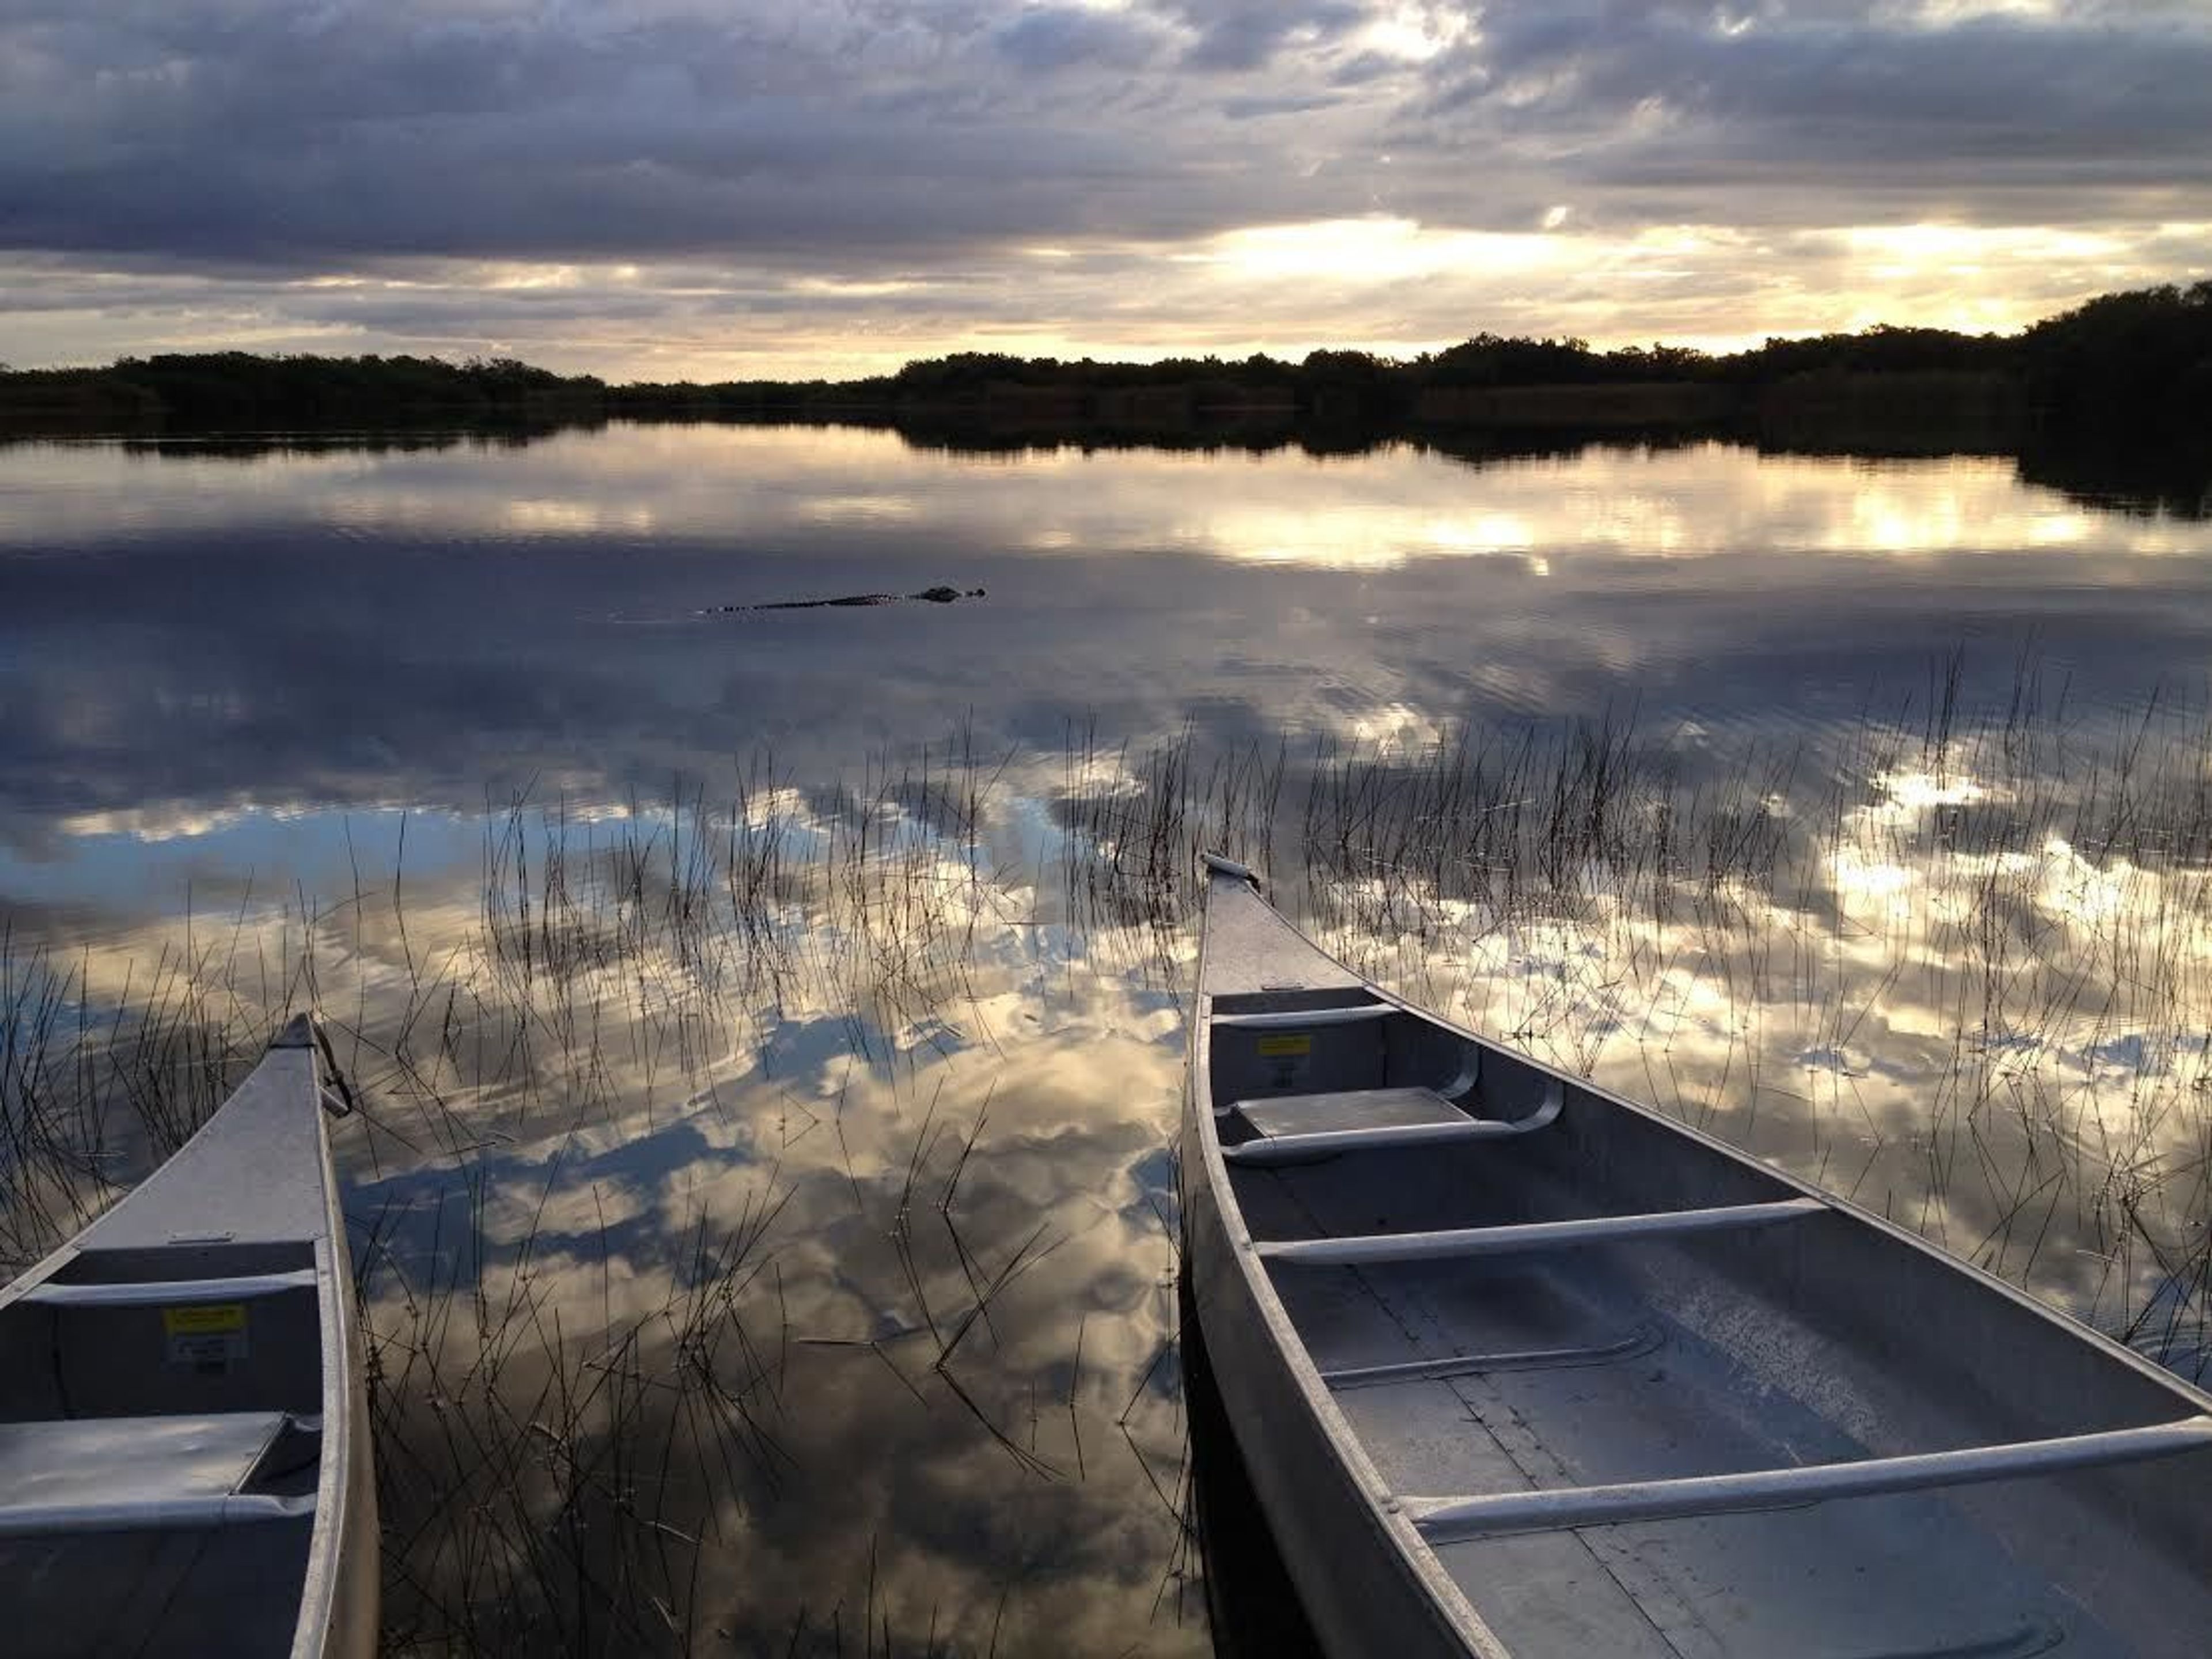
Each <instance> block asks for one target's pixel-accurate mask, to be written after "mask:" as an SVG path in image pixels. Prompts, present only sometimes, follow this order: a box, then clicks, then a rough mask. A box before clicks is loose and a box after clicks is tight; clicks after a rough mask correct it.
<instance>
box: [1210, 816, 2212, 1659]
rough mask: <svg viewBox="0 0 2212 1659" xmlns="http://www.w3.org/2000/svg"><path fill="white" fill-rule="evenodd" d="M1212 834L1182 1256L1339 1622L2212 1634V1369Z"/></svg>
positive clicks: (1250, 1436) (1275, 1508) (1575, 1630)
mask: <svg viewBox="0 0 2212 1659" xmlns="http://www.w3.org/2000/svg"><path fill="white" fill-rule="evenodd" d="M1208 865H1209V877H1208V881H1207V896H1206V930H1205V940H1204V945H1203V946H1202V949H1201V952H1200V969H1199V980H1198V993H1197V997H1196V1000H1195V1005H1194V1012H1193V1018H1192V1023H1191V1037H1190V1045H1189V1065H1190V1075H1189V1090H1188V1110H1187V1114H1186V1121H1185V1127H1184V1136H1183V1168H1184V1175H1183V1187H1184V1198H1185V1205H1184V1238H1185V1249H1184V1261H1183V1270H1184V1273H1185V1279H1186V1289H1187V1291H1188V1301H1189V1305H1190V1306H1191V1307H1192V1309H1193V1310H1194V1315H1195V1317H1196V1319H1197V1322H1198V1324H1199V1328H1200V1332H1201V1334H1202V1335H1203V1339H1204V1342H1205V1346H1206V1350H1207V1352H1208V1355H1209V1357H1210V1360H1211V1364H1212V1372H1213V1375H1214V1377H1215V1379H1216V1381H1217V1383H1218V1388H1219V1390H1220V1395H1221V1397H1222V1400H1223V1402H1224V1404H1225V1407H1226V1408H1227V1416H1228V1419H1229V1422H1230V1424H1231V1429H1232V1431H1233V1433H1234V1435H1235V1437H1236V1440H1237V1446H1238V1449H1239V1450H1240V1451H1241V1453H1242V1455H1243V1462H1244V1465H1245V1467H1246V1468H1247V1470H1248V1472H1249V1476H1250V1479H1251V1482H1252V1486H1253V1487H1254V1489H1255V1492H1256V1493H1257V1497H1258V1504H1259V1509H1260V1510H1261V1514H1262V1516H1264V1522H1265V1524H1267V1526H1268V1527H1269V1528H1270V1529H1271V1531H1272V1532H1273V1535H1274V1540H1275V1542H1276V1544H1277V1546H1278V1547H1279V1550H1280V1553H1281V1555H1282V1558H1283V1560H1284V1562H1285V1565H1286V1567H1287V1569H1288V1571H1289V1573H1290V1577H1291V1581H1292V1583H1294V1584H1295V1585H1296V1587H1297V1595H1298V1597H1299V1599H1300V1601H1301V1602H1302V1603H1303V1604H1304V1608H1305V1612H1306V1614H1307V1616H1308V1618H1309V1620H1310V1621H1311V1623H1312V1625H1313V1626H1314V1628H1315V1630H1316V1633H1317V1635H1318V1636H1319V1638H1320V1639H1321V1642H1322V1645H1323V1647H1324V1648H1325V1649H1326V1650H1328V1652H1329V1653H1330V1654H1332V1655H1336V1656H1363V1655H1370V1654H1372V1655H1383V1656H1388V1659H1417V1656H1431V1655H1437V1656H1467V1655H1475V1656H1482V1659H1504V1656H1515V1659H1569V1656H1571V1659H1583V1656H1593V1655H1604V1656H1616V1655H1617V1656H1624V1659H1737V1656H1759V1659H1907V1656H1913V1659H1940V1656H1948V1659H2025V1656H2028V1655H2033V1654H2040V1653H2053V1654H2056V1655H2058V1656H2061V1659H2081V1656H2100V1659H2101V1656H2117V1655H2140V1656H2171V1659H2202V1656H2203V1655H2205V1654H2207V1653H2212V1395H2207V1394H2205V1393H2204V1392H2203V1391H2202V1390H2200V1389H2196V1388H2193V1387H2191V1386H2190V1385H2189V1384H2188V1383H2185V1382H2183V1381H2182V1380H2181V1379H2180V1378H2179V1377H2178V1376H2174V1375H2172V1374H2171V1373H2169V1372H2167V1371H2166V1370H2161V1369H2160V1367H2158V1366H2156V1365H2154V1364H2151V1363H2150V1362H2148V1360H2146V1359H2144V1358H2142V1357H2141V1356H2139V1355H2137V1354H2135V1353H2133V1352H2130V1351H2129V1350H2128V1349H2126V1348H2124V1347H2123V1346H2120V1345H2118V1344H2117V1343H2114V1342H2112V1341H2110V1340H2106V1338H2104V1337H2102V1336H2100V1335H2099V1334H2096V1333H2095V1332H2093V1331H2092V1330H2090V1329H2088V1328H2087V1327H2085V1326H2082V1325H2081V1324H2079V1323H2077V1322H2074V1321H2072V1320H2069V1319H2068V1318H2066V1317H2065V1316H2063V1315H2061V1314H2058V1313H2057V1312H2054V1311H2052V1310H2049V1309H2047V1308H2045V1307H2044V1306H2043V1305H2042V1304H2039V1303H2038V1302H2036V1301H2034V1300H2033V1298H2031V1297H2027V1296H2026V1295H2024V1294H2022V1293H2021V1292H2020V1291H2017V1290H2015V1289H2014V1288H2013V1287H2011V1286H2009V1285H2006V1284H2004V1283H2002V1281H2000V1280H1998V1279H1995V1278H1993V1277H1991V1276H1990V1275H1988V1274H1986V1273H1982V1272H1980V1271H1978V1270H1977V1269H1975V1268H1974V1267H1971V1266H1969V1265H1968V1264H1966V1263H1965V1262H1962V1261H1959V1260H1957V1259H1955V1258H1954V1257H1952V1256H1949V1255H1946V1254H1944V1253H1943V1252H1942V1251H1941V1250H1939V1249H1936V1248H1934V1247H1933V1246H1931V1245H1929V1244H1928V1243H1925V1242H1924V1241H1923V1240H1921V1239H1920V1238H1918V1237H1915V1236H1914V1235H1912V1234H1911V1233H1908V1232H1906V1231H1903V1230H1902V1229H1899V1228H1897V1227H1895V1226H1893V1225H1890V1224H1889V1223H1887V1222H1886V1221H1884V1220H1883V1219H1881V1218H1880V1217H1877V1216H1875V1215H1874V1214H1872V1213H1870V1212H1867V1211H1865V1210H1863V1209H1861V1208H1859V1207H1857V1206H1854V1205H1852V1204H1850V1203H1848V1202H1846V1201H1844V1200H1840V1199H1838V1198H1835V1197H1833V1196H1831V1195H1829V1194H1824V1193H1822V1192H1821V1191H1820V1190H1819V1189H1818V1188H1814V1187H1812V1186H1810V1185H1808V1184H1806V1183H1804V1182H1800V1181H1796V1180H1795V1179H1793V1178H1791V1177H1790V1176H1787V1175H1784V1174H1782V1173H1780V1172H1778V1171H1777V1170H1773V1169H1771V1168H1770V1167H1768V1166H1767V1165H1765V1164H1762V1163H1759V1162H1758V1161H1757V1160H1755V1159H1753V1158H1748V1157H1746V1156H1745V1155H1743V1154H1741V1153H1740V1152H1736V1151H1735V1150H1733V1149H1731V1148H1730V1147H1729V1146H1726V1145H1725V1144H1723V1143H1722V1142H1720V1141H1718V1140H1716V1139H1712V1138H1711V1137H1709V1136H1706V1135H1704V1134H1701V1133H1698V1132H1696V1131H1694V1130H1692V1129H1689V1128H1686V1127H1683V1126H1682V1125H1680V1124H1678V1123H1676V1122H1674V1121H1671V1120H1669V1119H1668V1118H1666V1117H1664V1116H1662V1115H1659V1114H1657V1113H1655V1112H1653V1111H1650V1110H1649V1109H1645V1108H1644V1107H1640V1106H1638V1105H1636V1104H1634V1103H1632V1102H1629V1101H1627V1100H1625V1099H1622V1098H1620V1097H1617V1096H1614V1095H1612V1094H1609V1093H1607V1092H1605V1091H1602V1090H1600V1089H1597V1088H1595V1087H1593V1086H1591V1085H1588V1084H1586V1083H1583V1082H1582V1081H1580V1080H1578V1079H1574V1078H1571V1077H1569V1076H1567V1075H1565V1074H1564V1073H1559V1072H1557V1071H1553V1070H1551V1069H1549V1068H1547V1067H1546V1066H1541V1065H1540V1064H1537V1063H1536V1062H1534V1061H1533V1060H1529V1059H1528V1058H1526V1057H1524V1056H1522V1055H1519V1054H1514V1053H1512V1052H1510V1050H1507V1049H1505V1048H1502V1047H1499V1046H1498V1045H1496V1044H1493V1043H1492V1042H1488V1041H1486V1040H1485V1039H1483V1038H1482V1037H1480V1036H1476V1035H1475V1034H1474V1033H1473V1032H1470V1031H1467V1030H1462V1029H1460V1028H1458V1027H1455V1026H1454V1025H1452V1024H1449V1023H1447V1022H1445V1021H1443V1020H1442V1019H1439V1018H1436V1017H1435V1016H1433V1015H1431V1014H1429V1013H1426V1012H1423V1011H1421V1010H1419V1009H1417V1008H1415V1007H1413V1006H1411V1005H1409V1004H1407V1003H1406V1002H1404V1001H1402V1000H1400V999H1398V998H1396V997H1395V996H1393V995H1391V994H1389V992H1387V991H1385V990H1383V989H1382V988H1381V987H1378V986H1376V985H1374V984H1372V983H1370V982H1369V981H1366V980H1364V979H1363V978H1361V977H1360V976H1359V975H1357V974H1354V973H1352V972H1351V971H1349V970H1348V969H1346V968H1345V967H1343V966H1342V965H1341V964H1340V963H1337V962H1335V961H1334V960H1333V959H1331V958H1330V957H1328V955H1326V954H1325V953H1324V952H1322V951H1321V950H1320V949H1319V948H1318V947H1317V946H1316V945H1314V944H1313V943H1312V942H1311V941H1310V940H1309V939H1306V938H1305V937H1304V935H1303V934H1301V933H1298V932H1297V930H1296V929H1295V928H1293V927H1291V925H1290V924H1289V923H1288V922H1286V921H1285V920H1284V919H1283V918H1282V917H1281V916H1279V915H1277V914H1276V912H1275V911H1274V910H1273V909H1272V908H1270V907H1269V906H1268V905H1267V903H1266V902H1265V901H1264V900H1263V899H1262V898H1261V896H1260V893H1259V891H1258V889H1257V884H1256V882H1255V880H1254V879H1253V878H1251V876H1250V875H1249V872H1245V871H1244V870H1243V869H1242V868H1241V867H1240V866H1236V865H1232V864H1230V863H1228V862H1227V861H1225V860H1211V859H1210V860H1208ZM1260 1520H1261V1517H1260V1516H1255V1517H1250V1518H1249V1524H1259V1523H1260ZM1215 1524H1216V1525H1217V1527H1218V1525H1219V1524H1221V1522H1218V1521H1217V1522H1216V1523H1215Z"/></svg>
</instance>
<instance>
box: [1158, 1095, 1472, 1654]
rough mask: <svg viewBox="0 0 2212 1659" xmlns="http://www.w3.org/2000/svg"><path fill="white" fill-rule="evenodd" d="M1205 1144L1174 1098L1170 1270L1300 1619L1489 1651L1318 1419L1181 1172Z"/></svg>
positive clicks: (1231, 1254) (1215, 1203) (1207, 1208)
mask: <svg viewBox="0 0 2212 1659" xmlns="http://www.w3.org/2000/svg"><path fill="white" fill-rule="evenodd" d="M1206 1155H1207V1146H1206V1136H1205V1135H1204V1134H1203V1133H1201V1132H1200V1127H1199V1121H1198V1117H1197V1114H1196V1112H1195V1110H1194V1109H1192V1108H1191V1107H1190V1106H1189V1105H1188V1104H1187V1105H1186V1107H1185V1110H1184V1115H1183V1135H1182V1167H1183V1169H1184V1170H1185V1172H1186V1176H1185V1182H1184V1192H1183V1245H1182V1272H1183V1275H1184V1282H1185V1285H1186V1287H1187V1289H1188V1295H1189V1299H1190V1304H1191V1308H1192V1311H1193V1312H1194V1314H1195V1315H1196V1316H1197V1319H1198V1322H1199V1328H1200V1330H1201V1331H1202V1332H1203V1333H1204V1334H1205V1341H1206V1352H1207V1356H1208V1358H1209V1360H1210V1362H1211V1364H1212V1372H1213V1376H1214V1381H1215V1383H1216V1385H1217V1387H1218V1389H1219V1391H1220V1395H1221V1401H1222V1405H1223V1407H1225V1409H1226V1411H1227V1413H1228V1417H1229V1423H1230V1426H1231V1430H1232V1431H1233V1432H1234V1433H1235V1435H1236V1439H1237V1451H1238V1454H1239V1455H1240V1456H1241V1457H1242V1459H1243V1465H1244V1471H1245V1474H1246V1476H1247V1478H1248V1479H1249V1480H1250V1481H1251V1484H1252V1487H1253V1490H1254V1492H1255V1493H1256V1494H1257V1495H1258V1497H1259V1499H1260V1504H1261V1509H1262V1510H1263V1511H1264V1514H1263V1515H1262V1516H1252V1517H1249V1524H1253V1525H1266V1526H1267V1528H1269V1530H1270V1532H1271V1533H1272V1534H1273V1538H1274V1541H1275V1547H1276V1549H1277V1551H1278V1552H1279V1553H1280V1554H1281V1556H1282V1559H1283V1565H1284V1567H1285V1570H1286V1571H1288V1572H1289V1574H1290V1577H1291V1583H1293V1584H1294V1585H1295V1586H1296V1587H1297V1595H1298V1601H1299V1603H1300V1605H1301V1607H1303V1608H1304V1613H1305V1616H1306V1620H1307V1622H1308V1623H1309V1624H1310V1625H1311V1626H1313V1630H1314V1633H1315V1635H1316V1637H1317V1638H1319V1640H1320V1641H1321V1643H1322V1647H1323V1648H1324V1650H1326V1651H1327V1652H1328V1653H1329V1654H1331V1655H1334V1656H1340V1659H1352V1656H1358V1655H1363V1654H1378V1653H1380V1654H1388V1655H1390V1656H1391V1659H1471V1656H1472V1659H1502V1656H1503V1654H1504V1650H1503V1649H1502V1648H1498V1647H1495V1646H1478V1645H1475V1644H1473V1643H1471V1642H1470V1641H1469V1640H1468V1639H1467V1638H1464V1637H1463V1636H1462V1632H1461V1631H1460V1630H1455V1628H1454V1627H1453V1623H1452V1621H1451V1620H1450V1619H1449V1617H1448V1616H1447V1615H1446V1613H1445V1612H1444V1607H1443V1601H1444V1600H1445V1599H1447V1598H1449V1599H1450V1600H1456V1599H1457V1596H1456V1593H1455V1591H1452V1590H1451V1589H1450V1587H1449V1585H1448V1584H1443V1585H1440V1584H1437V1583H1431V1582H1428V1580H1427V1578H1426V1577H1425V1575H1424V1574H1423V1573H1422V1572H1421V1571H1420V1570H1419V1567H1418V1566H1417V1565H1416V1561H1417V1559H1419V1558H1418V1556H1417V1555H1416V1554H1415V1553H1413V1552H1409V1551H1408V1549H1407V1541H1406V1540H1405V1539H1404V1538H1402V1537H1400V1536H1398V1535H1396V1532H1395V1528H1394V1527H1393V1526H1392V1525H1391V1524H1390V1522H1389V1521H1388V1520H1387V1519H1386V1516H1385V1511H1383V1510H1382V1509H1381V1508H1380V1506H1379V1504H1377V1503H1376V1501H1375V1499H1374V1498H1373V1497H1371V1496H1370V1492H1365V1491H1363V1490H1361V1487H1360V1485H1359V1482H1358V1476H1357V1474H1355V1473H1354V1471H1353V1469H1352V1467H1351V1466H1350V1465H1348V1464H1347V1463H1346V1461H1345V1459H1344V1457H1343V1456H1342V1455H1341V1451H1340V1447H1339V1446H1338V1445H1337V1443H1335V1442H1334V1441H1333V1440H1332V1438H1331V1437H1330V1436H1329V1434H1328V1431H1326V1430H1325V1429H1324V1428H1323V1427H1322V1420H1321V1419H1320V1418H1319V1417H1318V1416H1317V1415H1316V1413H1315V1411H1314V1409H1313V1406H1312V1403H1311V1401H1310V1399H1309V1398H1308V1396H1307V1391H1306V1389H1305V1388H1304V1387H1303V1386H1302V1385H1301V1381H1300V1379H1299V1377H1298V1376H1297V1375H1296V1372H1295V1370H1294V1368H1293V1364H1292V1361H1291V1357H1290V1354H1289V1353H1288V1352H1286V1351H1285V1346H1284V1345H1283V1343H1282V1341H1281V1340H1280V1338H1279V1335H1278V1334H1277V1333H1276V1331H1275V1330H1274V1328H1273V1324H1272V1322H1271V1321H1270V1319H1269V1317H1268V1316H1267V1312H1266V1310H1264V1309H1263V1307H1262V1306H1261V1298H1260V1297H1258V1296H1257V1295H1256V1294H1255V1286H1254V1285H1253V1284H1252V1282H1251V1279H1250V1276H1249V1271H1248V1269H1247V1267H1245V1265H1244V1262H1243V1261H1240V1259H1239V1252H1238V1250H1237V1246H1236V1243H1235V1241H1234V1239H1233V1238H1232V1237H1231V1233H1230V1231H1229V1228H1228V1226H1227V1225H1226V1224H1225V1219H1224V1217H1223V1213H1222V1207H1221V1204H1220V1202H1219V1200H1218V1197H1217V1196H1216V1194H1215V1190H1214V1185H1213V1183H1212V1182H1211V1181H1208V1180H1206V1179H1205V1178H1204V1176H1203V1174H1202V1173H1198V1174H1196V1175H1195V1176H1194V1174H1193V1172H1202V1171H1203V1170H1205V1168H1206ZM1376 1490H1378V1491H1379V1486H1378V1487H1377V1488H1376ZM1401 1524H1402V1523H1401ZM1416 1548H1418V1542H1417V1541H1416ZM1437 1577H1441V1575H1437ZM1468 1616H1469V1618H1470V1619H1472V1616H1473V1615H1472V1613H1471V1612H1470V1613H1469V1615H1468Z"/></svg>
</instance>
